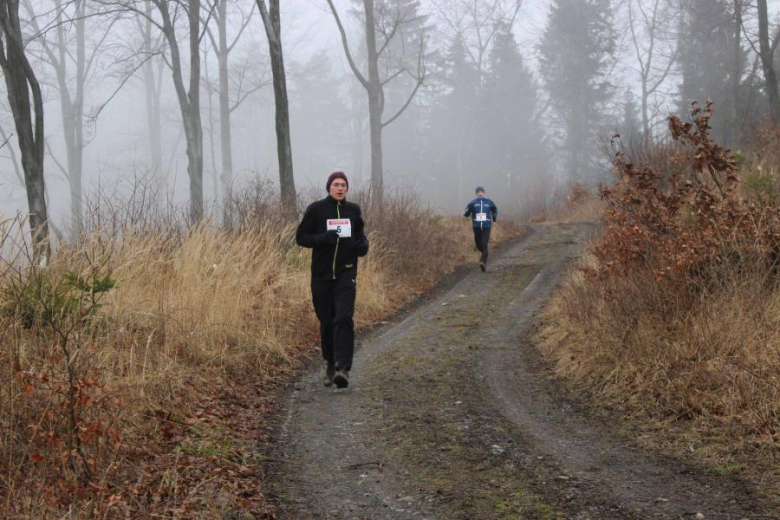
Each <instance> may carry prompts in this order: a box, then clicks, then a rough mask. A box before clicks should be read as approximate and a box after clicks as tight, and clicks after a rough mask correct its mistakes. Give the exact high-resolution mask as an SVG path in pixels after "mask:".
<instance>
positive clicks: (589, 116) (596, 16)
mask: <svg viewBox="0 0 780 520" xmlns="http://www.w3.org/2000/svg"><path fill="white" fill-rule="evenodd" d="M615 39H616V38H615V31H614V29H613V27H612V9H611V5H610V1H609V0H552V3H551V5H550V16H549V18H548V22H547V27H546V28H545V31H544V34H543V36H542V41H541V43H540V44H539V54H540V71H541V74H542V78H543V79H544V83H545V86H546V88H547V90H548V92H549V93H550V99H551V103H552V107H553V108H554V110H555V112H556V113H557V115H558V117H559V118H560V120H561V121H562V123H563V125H564V127H565V130H566V147H565V150H566V155H567V157H566V158H567V161H566V163H567V169H568V173H569V176H570V180H572V181H574V182H592V181H594V180H595V176H594V175H593V174H592V173H591V172H590V170H591V169H590V168H589V166H590V164H591V159H592V158H593V155H594V152H595V150H596V148H597V147H596V142H595V131H594V129H596V128H598V126H599V124H600V123H601V117H600V115H601V114H600V112H601V109H602V108H603V105H604V103H605V102H606V101H607V99H608V96H609V91H610V86H609V84H608V82H607V79H606V77H605V75H606V73H607V71H608V68H609V63H610V61H611V60H612V58H613V55H614V53H615Z"/></svg>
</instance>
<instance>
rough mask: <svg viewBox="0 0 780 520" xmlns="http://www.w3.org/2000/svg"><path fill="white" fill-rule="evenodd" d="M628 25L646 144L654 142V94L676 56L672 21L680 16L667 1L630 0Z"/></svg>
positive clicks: (666, 75) (666, 76)
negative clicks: (637, 74)
mask: <svg viewBox="0 0 780 520" xmlns="http://www.w3.org/2000/svg"><path fill="white" fill-rule="evenodd" d="M626 7H627V11H628V25H629V29H630V35H631V45H632V47H633V50H634V53H635V56H636V63H637V67H638V72H639V80H640V88H641V94H640V97H639V99H640V103H641V107H640V111H641V116H642V138H643V140H644V144H645V146H647V145H650V144H651V143H652V142H653V121H652V114H651V112H652V110H653V109H652V107H651V106H650V104H651V100H652V98H653V96H655V95H656V94H657V93H658V91H659V88H660V87H661V86H662V85H663V84H664V83H665V82H666V80H667V78H668V77H669V74H670V72H671V70H672V67H673V66H674V64H675V60H676V59H677V52H678V50H677V47H676V46H674V47H672V46H671V45H670V43H671V42H673V41H674V38H673V37H671V38H669V35H670V31H671V27H672V24H674V23H675V20H676V19H677V17H678V16H679V12H678V11H677V10H675V9H674V8H673V7H672V5H671V3H670V2H669V1H668V0H627V2H626Z"/></svg>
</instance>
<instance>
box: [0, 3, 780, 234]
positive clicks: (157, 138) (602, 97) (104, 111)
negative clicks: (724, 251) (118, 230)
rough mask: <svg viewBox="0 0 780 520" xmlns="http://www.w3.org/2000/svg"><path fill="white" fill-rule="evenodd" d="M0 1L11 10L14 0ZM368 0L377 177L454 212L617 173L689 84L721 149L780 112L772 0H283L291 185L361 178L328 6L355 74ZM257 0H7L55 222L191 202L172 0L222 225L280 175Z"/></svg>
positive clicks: (10, 127)
mask: <svg viewBox="0 0 780 520" xmlns="http://www.w3.org/2000/svg"><path fill="white" fill-rule="evenodd" d="M3 3H4V4H6V5H5V6H4V11H6V10H8V11H10V10H11V9H12V7H13V6H14V5H15V4H16V3H17V2H16V0H7V1H4V2H3ZM369 3H370V4H373V6H374V9H375V12H374V17H375V24H374V25H375V28H376V32H377V38H376V40H377V45H378V46H379V51H380V56H379V59H378V61H377V65H378V69H379V70H378V74H379V77H380V79H381V82H382V88H383V96H384V107H383V108H384V112H383V114H384V115H383V121H385V122H386V126H384V127H383V129H382V156H383V160H382V165H381V168H382V177H383V179H384V184H385V186H387V187H390V188H399V187H400V188H407V189H408V188H411V189H413V190H414V191H415V192H417V193H418V195H419V196H420V200H421V201H423V202H424V203H425V204H429V205H430V206H431V208H432V209H434V210H437V211H442V212H445V213H450V212H455V211H457V210H459V209H461V207H462V206H463V205H464V204H465V202H467V200H468V199H469V198H470V197H471V196H472V193H473V190H474V187H475V186H477V185H482V186H485V187H486V188H487V190H488V195H489V196H491V197H493V198H494V199H495V200H496V201H497V203H498V205H499V206H501V207H502V209H504V208H506V209H507V210H508V212H509V213H513V212H516V213H520V212H522V211H523V210H524V209H527V208H529V207H530V206H533V205H538V204H539V203H540V202H544V201H547V200H550V199H551V198H552V197H553V196H554V194H555V192H556V190H561V189H563V187H566V186H568V185H570V184H572V183H580V184H583V185H585V186H590V187H593V186H596V185H597V184H598V183H600V182H605V181H609V179H610V173H609V148H610V146H611V142H610V141H611V137H612V136H613V135H614V134H616V133H619V134H620V135H621V136H622V137H621V142H622V146H624V147H634V148H641V147H647V146H649V145H651V144H653V143H655V142H659V141H663V140H665V139H666V138H667V136H666V134H667V128H666V120H667V117H668V116H669V114H670V113H678V114H680V115H682V116H685V115H686V114H688V113H689V111H690V109H691V103H692V102H693V101H699V102H700V103H704V102H705V101H706V100H708V99H709V100H712V101H714V102H715V117H714V118H713V120H712V126H713V136H714V138H715V139H716V140H718V141H719V142H721V143H723V144H724V145H726V146H728V147H730V148H732V149H734V150H739V149H740V148H741V147H742V146H744V145H745V143H747V142H749V141H750V140H751V139H752V136H753V132H755V129H757V128H761V125H762V124H764V123H765V122H766V121H767V120H769V119H772V120H774V121H775V122H778V120H780V110H778V109H777V108H776V107H777V105H778V99H777V97H778V96H777V77H776V73H775V70H776V68H777V67H778V66H780V53H777V52H775V49H776V47H777V44H778V42H779V41H780V38H778V30H779V29H780V23H778V22H780V20H778V12H777V11H778V7H780V2H776V1H768V2H767V1H765V0H764V1H762V0H759V1H756V0H749V1H748V0H374V1H373V2H365V3H364V2H363V1H362V0H359V1H358V0H342V1H334V2H333V4H332V5H329V3H328V2H327V1H326V0H293V1H286V2H282V6H281V29H282V31H281V32H282V40H283V49H284V65H285V71H286V76H287V90H288V95H289V109H290V128H291V144H292V164H293V172H294V178H295V184H296V187H297V190H298V195H299V196H302V197H304V198H306V197H308V198H309V199H310V198H311V197H313V196H315V195H319V194H321V193H323V184H324V179H325V178H326V176H327V174H329V173H330V172H332V171H335V170H343V171H345V172H346V173H347V175H348V176H349V178H350V181H351V184H352V186H353V187H357V186H362V187H365V188H369V187H370V185H371V161H372V158H371V154H372V149H371V145H370V128H369V126H370V125H369V102H368V97H367V95H366V93H367V91H366V89H365V88H364V85H363V84H361V82H360V80H359V79H358V78H357V77H356V75H355V74H354V71H353V70H352V66H351V65H350V64H349V61H348V58H347V57H346V55H345V50H344V47H343V45H342V38H341V35H340V33H339V28H338V25H337V22H336V18H335V17H334V11H336V13H337V14H338V15H339V19H340V21H341V22H342V24H343V28H344V34H345V36H346V40H347V42H348V46H349V49H350V53H351V58H352V59H353V65H354V66H355V67H356V68H357V69H358V70H360V71H364V72H363V73H364V74H368V73H367V72H366V71H367V70H368V69H367V63H366V61H367V60H366V56H367V49H366V43H365V42H366V37H365V23H364V20H365V16H366V10H365V6H366V5H367V4H369ZM258 5H259V4H256V3H255V2H250V1H248V0H244V1H237V0H200V1H197V2H195V1H193V0H190V1H189V2H187V1H182V2H173V1H169V2H166V1H163V0H18V13H19V18H20V27H21V29H22V36H23V39H24V44H25V46H24V48H25V53H26V55H27V57H28V59H29V62H30V66H31V67H32V69H33V71H34V73H35V75H36V77H37V79H38V81H39V82H40V84H41V91H42V96H43V107H44V117H45V133H44V139H45V161H44V178H45V182H46V193H47V204H48V206H49V215H50V218H51V220H52V222H53V223H55V225H56V226H55V227H57V228H58V229H59V230H63V229H76V228H78V227H80V226H83V225H84V222H83V220H84V215H86V214H89V212H90V211H91V210H93V209H94V205H96V204H100V203H103V204H105V201H108V200H120V199H126V198H127V197H129V196H130V194H131V193H136V196H138V194H137V192H138V190H139V186H143V189H144V190H148V192H149V193H146V194H144V195H143V196H144V197H152V198H154V199H155V201H156V203H157V204H161V205H165V204H168V205H170V204H173V205H180V206H186V204H187V203H188V200H189V198H190V195H191V185H190V182H189V181H188V158H187V154H186V145H187V139H186V132H185V129H184V125H183V118H182V110H181V107H180V105H179V102H178V101H177V93H176V89H175V85H174V82H173V81H172V66H173V61H174V60H173V56H172V47H171V43H170V39H167V38H166V35H165V33H164V32H163V31H162V30H161V28H162V27H163V26H164V23H163V22H164V20H163V16H162V13H163V11H166V12H167V13H168V15H169V16H170V17H171V22H170V27H171V29H172V31H174V32H175V34H174V40H175V41H177V42H178V49H177V50H176V52H177V53H179V54H180V56H179V61H180V63H181V64H182V71H181V78H182V80H183V85H185V86H188V85H190V86H191V81H192V69H191V67H190V64H191V63H192V60H191V59H190V58H191V56H190V55H189V54H188V49H190V44H189V41H188V37H189V34H188V31H189V28H190V25H191V24H189V23H188V16H191V9H192V7H193V6H196V7H197V8H198V9H199V13H200V14H199V17H200V25H199V30H200V31H201V33H200V38H199V43H198V47H199V52H200V71H199V76H200V78H199V80H198V79H197V78H196V79H195V81H196V82H197V83H198V84H199V90H200V92H199V99H198V102H197V104H198V106H197V107H196V110H198V111H199V113H200V120H201V124H202V134H203V138H202V150H203V179H202V187H203V198H204V203H203V205H204V208H205V213H206V215H209V216H211V217H212V218H214V219H215V220H216V221H219V220H220V219H222V218H223V217H224V212H223V209H224V207H225V203H226V201H227V200H229V199H230V198H231V197H235V196H236V194H237V193H241V192H242V190H246V189H247V188H250V189H251V188H252V186H255V185H256V183H258V182H260V183H268V184H269V185H270V184H274V185H275V184H278V179H279V173H278V172H279V168H278V162H277V142H276V133H275V120H274V109H275V105H274V90H273V87H272V73H271V64H270V59H269V50H268V49H269V48H268V39H267V35H266V31H265V29H264V25H263V21H262V19H261V16H260V13H259V12H258ZM3 17H4V20H5V19H6V18H7V12H4V15H3ZM6 22H7V20H6V21H5V22H4V23H6ZM7 38H8V36H7V33H4V41H5V42H6V43H7ZM7 49H8V45H6V49H4V51H7ZM366 77H367V76H366ZM2 88H3V94H2V103H0V132H2V133H1V134H0V142H2V141H5V145H4V146H3V148H2V150H0V157H1V158H0V165H2V166H1V167H0V187H1V188H0V211H1V212H2V213H3V214H6V215H13V214H15V213H17V212H21V213H22V214H26V213H27V212H28V211H29V210H28V205H27V195H26V188H25V182H24V172H23V169H22V164H21V156H20V150H19V148H18V142H17V135H16V134H17V131H16V129H15V126H14V120H13V117H12V114H11V110H10V109H9V106H8V96H7V92H6V90H7V86H6V84H3V85H2ZM396 116H397V117H396ZM134 190H135V191H134ZM97 201H103V202H97ZM61 234H63V233H62V231H61Z"/></svg>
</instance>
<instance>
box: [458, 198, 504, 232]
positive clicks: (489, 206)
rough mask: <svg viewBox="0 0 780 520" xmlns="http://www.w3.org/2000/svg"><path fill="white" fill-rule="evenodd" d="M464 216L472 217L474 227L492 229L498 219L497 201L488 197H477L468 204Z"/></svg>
mask: <svg viewBox="0 0 780 520" xmlns="http://www.w3.org/2000/svg"><path fill="white" fill-rule="evenodd" d="M463 216H464V217H471V224H472V226H474V229H490V226H492V225H493V222H495V221H496V219H498V208H497V207H496V203H495V202H493V201H492V200H490V199H489V198H487V197H477V198H476V199H474V200H472V201H471V202H469V205H468V206H466V212H465V213H463Z"/></svg>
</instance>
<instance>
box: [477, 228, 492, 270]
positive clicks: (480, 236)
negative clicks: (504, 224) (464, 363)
mask: <svg viewBox="0 0 780 520" xmlns="http://www.w3.org/2000/svg"><path fill="white" fill-rule="evenodd" d="M488 242H490V228H485V229H479V228H474V243H475V244H476V245H477V249H478V250H479V251H480V252H481V253H482V256H480V257H479V261H480V262H482V263H483V264H487V259H488Z"/></svg>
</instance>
